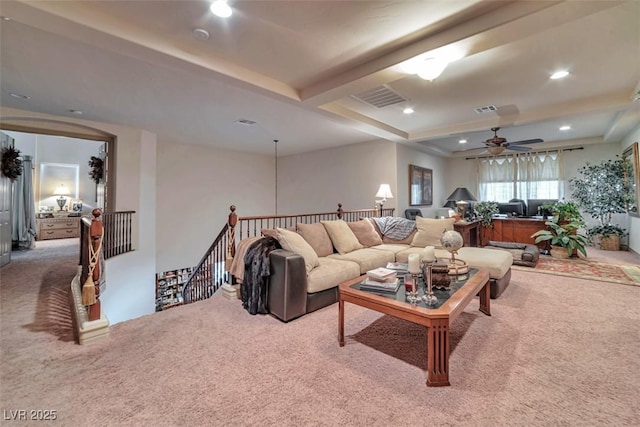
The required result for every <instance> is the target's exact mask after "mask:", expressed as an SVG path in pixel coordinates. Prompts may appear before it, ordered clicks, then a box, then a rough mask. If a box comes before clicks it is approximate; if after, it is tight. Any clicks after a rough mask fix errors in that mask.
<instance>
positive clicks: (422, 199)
mask: <svg viewBox="0 0 640 427" xmlns="http://www.w3.org/2000/svg"><path fill="white" fill-rule="evenodd" d="M432 204H433V171H432V170H431V169H427V168H423V167H420V166H416V165H409V205H410V206H424V205H432Z"/></svg>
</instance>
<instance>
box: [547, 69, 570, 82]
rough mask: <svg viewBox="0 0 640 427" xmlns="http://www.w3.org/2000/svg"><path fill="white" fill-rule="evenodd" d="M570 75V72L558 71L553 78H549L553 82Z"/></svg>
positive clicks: (552, 75)
mask: <svg viewBox="0 0 640 427" xmlns="http://www.w3.org/2000/svg"><path fill="white" fill-rule="evenodd" d="M568 75H569V72H568V71H566V70H561V71H556V72H555V73H553V74H551V77H549V78H550V79H552V80H556V79H561V78H563V77H567V76H568Z"/></svg>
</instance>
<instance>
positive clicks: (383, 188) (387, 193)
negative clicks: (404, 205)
mask: <svg viewBox="0 0 640 427" xmlns="http://www.w3.org/2000/svg"><path fill="white" fill-rule="evenodd" d="M376 197H381V198H382V200H376V204H379V205H380V214H381V215H382V205H384V202H386V201H387V199H393V194H392V193H391V187H390V186H389V184H380V188H378V192H377V193H376Z"/></svg>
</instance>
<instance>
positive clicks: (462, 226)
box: [453, 219, 480, 247]
mask: <svg viewBox="0 0 640 427" xmlns="http://www.w3.org/2000/svg"><path fill="white" fill-rule="evenodd" d="M453 229H454V230H455V231H457V232H458V233H460V234H461V235H462V239H463V240H464V245H465V246H473V247H478V246H480V220H479V219H476V220H474V221H458V222H456V223H454V224H453Z"/></svg>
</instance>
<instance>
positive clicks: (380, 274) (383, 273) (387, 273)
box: [367, 267, 397, 280]
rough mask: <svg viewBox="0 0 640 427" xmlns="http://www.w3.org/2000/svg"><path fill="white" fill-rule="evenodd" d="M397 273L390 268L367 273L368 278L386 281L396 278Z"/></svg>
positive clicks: (381, 268) (380, 268) (379, 268)
mask: <svg viewBox="0 0 640 427" xmlns="http://www.w3.org/2000/svg"><path fill="white" fill-rule="evenodd" d="M396 274H397V272H396V271H395V270H392V269H390V268H384V267H378V268H374V269H373V270H369V271H367V276H369V278H370V279H373V280H385V279H392V278H395V277H396Z"/></svg>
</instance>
